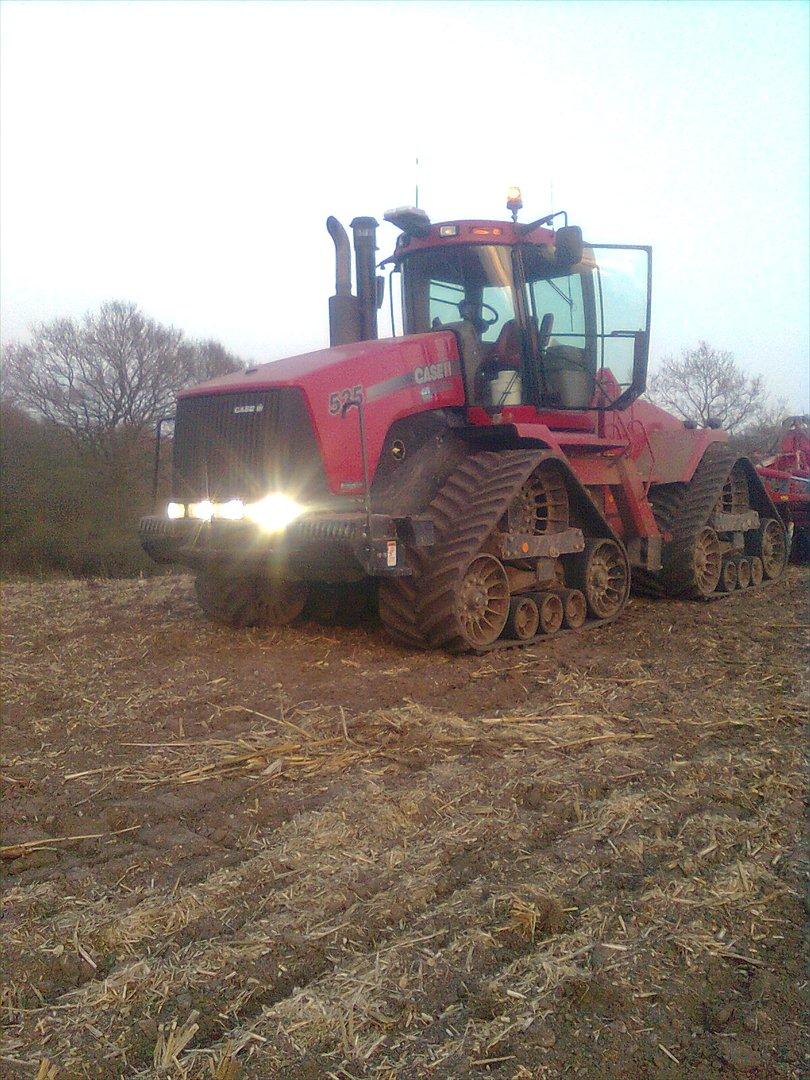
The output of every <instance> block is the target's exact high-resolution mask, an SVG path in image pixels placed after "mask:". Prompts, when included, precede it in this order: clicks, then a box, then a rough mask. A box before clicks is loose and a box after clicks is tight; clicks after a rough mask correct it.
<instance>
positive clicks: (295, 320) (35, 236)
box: [0, 0, 810, 411]
mask: <svg viewBox="0 0 810 1080" xmlns="http://www.w3.org/2000/svg"><path fill="white" fill-rule="evenodd" d="M809 38H810V5H808V4H807V3H805V2H804V0H789V2H782V3H780V2H776V0H772V2H758V3H735V2H726V3H716V2H713V3H692V2H686V0H682V2H675V3H664V2H650V3H642V2H638V3H636V2H631V0H626V2H622V3H611V2H608V0H604V2H583V3H578V2H575V0H571V2H565V3H561V2H560V3H558V2H547V3H545V2H531V0H525V2H520V3H508V2H506V0H496V2H494V3H489V2H480V3H476V2H471V0H465V2H444V3H427V2H425V3H421V2H404V0H402V2H397V3H385V2H382V0H377V2H371V0H369V2H365V3H340V2H332V3H326V4H321V3H319V2H314V0H313V2H308V3H304V2H298V3H273V2H270V0H267V2H264V3H226V4H221V3H216V2H193V0H189V2H186V3H171V2H161V3H157V2H156V3H145V4H144V3H126V2H124V0H116V2H114V3H106V2H104V0H96V2H94V3H90V4H83V3H78V2H67V0H65V2H61V3H56V4H52V3H47V2H41V3H31V2H23V3H19V2H17V0H5V2H4V3H2V5H0V50H2V53H1V55H0V64H1V67H0V331H2V337H3V340H11V339H15V338H19V337H21V336H24V335H25V333H26V331H27V328H28V327H29V325H30V324H31V323H32V322H33V321H36V320H41V319H49V318H52V317H55V316H62V315H81V314H83V313H84V312H86V311H88V310H91V309H93V308H95V307H97V306H98V305H99V304H101V303H102V302H103V301H105V300H109V299H121V300H131V301H135V302H136V303H137V304H139V305H140V306H141V308H142V309H143V310H144V311H145V312H147V313H148V314H149V315H151V316H153V317H154V318H156V319H159V320H160V321H162V322H166V323H170V324H172V325H175V326H177V327H180V328H182V329H183V330H185V331H186V332H187V333H188V334H189V335H191V336H193V337H202V338H209V337H211V338H216V339H218V340H220V341H221V342H222V343H223V344H224V345H225V346H226V347H227V348H229V349H230V350H232V351H233V352H235V353H237V354H238V355H239V356H240V357H241V358H243V359H244V360H246V361H247V360H249V361H252V362H262V361H267V360H272V359H276V358H278V357H280V356H285V355H290V354H292V353H298V352H303V351H307V350H309V349H312V348H318V347H322V346H323V345H324V344H325V343H326V342H327V340H328V323H327V298H328V296H329V294H330V293H331V292H333V291H334V256H333V248H332V243H331V241H330V240H329V237H328V235H327V233H326V229H325V220H326V217H327V216H328V215H329V214H335V215H337V217H338V218H340V219H341V220H342V221H343V222H344V223H345V224H346V225H348V223H349V221H350V220H351V219H352V218H353V217H355V216H356V215H359V214H372V215H374V216H375V217H377V219H378V220H380V221H382V215H383V213H384V211H385V210H386V209H388V208H390V207H393V206H400V205H403V204H410V203H412V202H413V200H414V187H415V184H416V182H417V181H418V184H419V189H420V205H421V206H422V207H423V208H424V209H425V210H427V212H428V213H429V214H430V216H431V217H432V218H433V220H446V219H451V218H465V217H494V218H505V217H507V214H506V210H505V199H506V190H507V188H508V187H509V186H510V185H513V184H517V185H520V187H521V188H522V191H523V198H524V203H525V211H524V213H523V219H524V220H531V219H532V218H536V217H540V216H541V215H543V214H545V213H547V212H548V211H549V210H552V209H563V208H564V209H567V210H568V212H569V214H570V217H571V221H572V222H574V223H577V224H580V225H581V226H582V228H583V231H584V233H585V236H586V239H588V240H590V241H591V242H595V243H598V242H603V243H636V244H651V245H652V247H653V306H652V357H653V367H654V366H655V363H656V362H660V360H661V359H662V358H663V357H665V356H667V355H669V354H673V353H677V352H679V351H680V349H681V348H684V347H688V346H690V345H694V344H696V343H697V342H698V341H699V340H706V341H708V342H709V343H710V344H711V345H713V346H715V347H716V348H721V349H728V350H730V351H731V352H733V353H734V355H735V357H736V358H737V360H738V361H739V363H740V364H741V365H742V366H743V367H744V368H745V369H746V370H747V371H749V372H751V373H757V374H762V375H763V376H764V377H765V380H766V383H767V385H768V386H769V388H770V389H771V390H772V391H773V392H774V393H775V394H777V395H779V396H782V397H784V398H785V399H786V400H787V404H788V406H789V408H790V409H791V410H796V411H798V410H802V411H805V410H807V409H808V408H809V407H810V406H808V396H809V395H810V391H809V390H808V349H809V348H810V341H809V337H810V335H809V333H808V329H809V326H808V324H809V322H810V315H809V314H808V297H810V275H809V273H808V241H809V240H810V235H809V234H810V222H809V221H808V208H809V207H810V189H809V186H808V185H809V181H810V177H809V172H808V130H810V115H809V113H808V84H809V83H810V75H809V74H808V54H809V52H810V50H808V39H809ZM417 158H418V160H419V166H418V169H417V166H416V159H417ZM395 236H396V231H395V230H394V229H393V227H392V226H390V225H387V224H386V225H383V227H382V228H381V229H380V231H379V234H378V237H379V246H380V257H382V255H383V254H387V253H388V252H389V251H390V250H392V249H393V243H394V239H395ZM386 324H387V320H386V319H382V320H381V326H382V329H383V331H384V330H385V327H386Z"/></svg>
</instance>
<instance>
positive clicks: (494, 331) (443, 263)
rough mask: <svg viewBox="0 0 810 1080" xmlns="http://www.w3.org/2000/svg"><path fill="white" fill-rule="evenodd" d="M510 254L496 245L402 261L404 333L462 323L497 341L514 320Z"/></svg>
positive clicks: (451, 249)
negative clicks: (466, 322) (471, 325)
mask: <svg viewBox="0 0 810 1080" xmlns="http://www.w3.org/2000/svg"><path fill="white" fill-rule="evenodd" d="M511 255H512V253H511V249H510V248H509V247H505V246H500V247H499V246H496V245H494V244H481V245H464V246H461V245H458V246H453V247H445V248H434V249H432V250H429V251H418V252H414V253H413V254H412V255H408V256H407V258H405V259H404V260H403V286H404V293H405V333H406V334H421V333H427V332H428V331H429V330H435V329H437V328H438V327H440V326H444V325H446V324H448V323H455V322H459V321H460V320H462V319H464V320H467V321H468V322H471V323H472V324H473V325H474V326H475V328H476V330H477V331H478V333H479V334H480V336H481V338H482V340H483V341H495V340H496V339H497V338H498V335H499V334H500V333H501V331H502V330H503V327H504V326H505V325H506V323H508V322H509V321H510V320H512V319H514V318H515V305H514V277H513V272H512V258H511Z"/></svg>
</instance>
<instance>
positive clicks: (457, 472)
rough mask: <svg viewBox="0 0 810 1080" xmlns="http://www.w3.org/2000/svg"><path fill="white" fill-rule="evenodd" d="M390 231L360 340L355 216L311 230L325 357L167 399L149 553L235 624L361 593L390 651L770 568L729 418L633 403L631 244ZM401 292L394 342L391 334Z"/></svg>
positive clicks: (362, 253) (597, 616)
mask: <svg viewBox="0 0 810 1080" xmlns="http://www.w3.org/2000/svg"><path fill="white" fill-rule="evenodd" d="M508 205H509V208H510V209H511V210H512V221H445V222H439V223H436V224H433V223H431V221H430V220H429V218H428V217H427V215H426V214H425V213H424V211H421V210H417V209H412V208H403V209H399V210H396V211H391V212H390V213H388V214H386V215H385V218H386V220H387V221H389V222H391V223H392V224H393V225H394V226H396V227H397V228H398V229H399V230H400V235H399V237H398V239H397V243H396V247H395V250H394V252H393V254H392V255H391V256H390V258H388V259H386V260H385V261H384V262H383V263H382V264H380V268H384V267H388V268H390V273H389V275H388V282H387V285H388V290H389V296H390V300H391V323H392V335H393V336H391V337H388V338H385V339H382V340H381V339H380V338H379V336H378V332H377V315H378V309H379V308H380V307H381V306H382V298H383V295H384V292H385V285H386V280H385V278H384V277H378V276H377V270H378V267H377V266H376V265H375V251H376V228H377V222H376V221H375V220H374V219H373V218H356V219H355V220H354V221H353V222H352V230H353V233H354V251H355V267H356V279H357V292H356V295H355V294H353V293H352V289H351V254H350V244H349V240H348V236H347V234H346V232H345V230H344V229H343V227H342V226H341V225H340V223H339V222H338V221H336V219H334V218H330V219H329V221H328V222H327V228H328V230H329V232H330V235H331V236H332V239H333V241H334V244H335V249H336V260H337V284H336V292H335V295H334V296H333V297H332V298H331V300H330V304H329V314H330V338H331V342H330V348H328V349H322V350H319V351H317V352H311V353H306V354H304V355H302V356H294V357H290V358H288V359H284V360H277V361H274V362H272V363H268V364H262V365H260V366H257V367H253V368H249V369H248V370H247V371H245V372H240V373H239V374H235V375H229V376H226V377H224V378H218V379H214V380H212V381H210V382H207V383H204V384H203V385H201V386H196V387H193V388H192V389H189V390H186V391H184V392H183V393H182V394H181V395H180V397H179V400H178V403H177V413H176V422H175V433H174V447H173V488H172V501H171V502H170V503H169V504H168V506H167V507H166V512H165V514H162V515H160V516H152V517H147V518H144V519H143V520H142V522H141V538H142V543H143V545H144V547H145V549H146V550H147V551H148V552H149V553H150V554H151V555H152V556H153V557H154V558H155V559H157V560H160V561H168V562H172V561H174V562H179V563H183V564H185V565H187V566H189V567H191V568H192V569H193V570H194V571H195V572H196V575H197V578H196V590H197V596H198V598H199V602H200V604H201V606H202V608H203V610H204V611H205V613H206V614H207V615H209V616H210V617H212V618H214V619H216V620H218V621H221V622H224V623H227V624H229V625H231V626H254V625H278V624H282V623H287V622H290V621H291V620H293V619H295V618H296V617H298V616H299V615H301V614H302V612H304V610H305V608H307V610H308V611H309V612H313V613H315V612H319V613H320V614H321V615H322V616H326V617H330V616H331V617H334V616H335V614H336V613H339V612H340V610H341V609H343V610H344V611H347V610H348V611H353V610H354V611H356V610H358V609H359V607H360V606H362V605H363V604H365V602H366V598H367V597H369V596H373V597H374V599H375V600H376V602H377V603H378V605H379V614H380V618H381V621H382V623H383V625H384V627H385V628H386V630H387V631H388V633H389V634H390V636H391V637H392V638H393V639H394V640H395V641H397V642H399V643H401V644H404V645H409V646H417V647H427V648H444V649H449V650H451V651H469V650H472V651H479V652H480V651H485V650H487V649H490V648H493V647H496V646H498V645H500V644H503V643H509V644H515V643H521V644H522V643H527V642H531V641H534V640H535V639H536V638H537V637H538V636H539V635H542V634H549V633H553V632H554V631H556V630H558V629H560V628H561V627H564V628H567V629H577V628H579V627H581V626H583V625H584V624H586V623H589V622H590V623H601V622H605V621H608V620H611V619H615V618H616V617H617V616H618V615H619V614H620V612H621V611H622V608H623V607H624V606H625V604H626V603H627V599H628V595H629V593H630V588H631V584H633V585H634V586H635V588H636V589H637V590H639V591H643V592H644V593H646V594H654V595H666V596H673V597H680V598H694V599H709V598H714V597H716V596H718V595H720V594H722V593H727V592H730V591H732V590H733V589H735V588H745V587H747V586H749V585H751V586H755V585H760V584H762V583H763V581H769V580H773V579H775V578H778V577H779V575H780V574H782V572H783V570H784V567H785V562H786V559H787V539H786V534H785V528H784V526H783V524H782V521H781V520H780V517H779V514H778V513H777V511H776V509H775V507H774V504H773V502H772V501H771V498H770V496H769V495H768V494H767V492H766V490H765V488H764V486H763V484H762V481H761V480H760V478H759V476H758V475H757V473H756V471H755V469H754V467H753V466H752V464H751V463H750V461H749V460H748V459H747V458H744V457H739V456H738V455H737V454H736V453H735V452H734V451H733V450H731V449H730V448H729V446H728V443H727V436H726V434H725V433H724V432H723V431H720V430H716V429H713V428H703V429H698V428H696V427H695V426H694V425H691V426H690V425H689V424H688V423H684V422H682V421H680V420H677V419H675V418H674V417H672V416H670V415H669V414H668V413H666V412H664V411H663V410H661V409H659V408H657V407H656V406H654V405H652V404H650V403H648V402H645V401H640V400H638V399H639V395H640V394H641V393H642V392H643V391H644V387H645V380H646V374H647V356H648V348H649V328H650V268H651V250H650V248H648V247H638V246H631V245H616V244H606V245H598V244H590V243H584V242H583V239H582V233H581V230H580V229H579V228H578V227H576V226H573V225H569V224H568V219H567V216H566V217H565V218H564V224H563V225H562V226H561V227H559V228H556V229H555V228H553V227H552V226H553V223H554V221H555V220H556V218H557V217H559V216H560V215H556V214H555V215H548V216H547V217H544V218H541V219H540V220H538V221H532V222H529V223H522V222H518V221H517V220H516V219H517V209H518V208H519V202H518V198H517V196H515V198H513V199H512V201H511V202H510V203H509V204H508ZM395 297H399V298H400V299H401V325H402V330H403V332H402V334H401V335H396V334H395V324H398V322H399V320H398V319H395V317H394V308H395V303H394V299H395Z"/></svg>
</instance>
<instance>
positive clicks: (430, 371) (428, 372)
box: [413, 360, 453, 385]
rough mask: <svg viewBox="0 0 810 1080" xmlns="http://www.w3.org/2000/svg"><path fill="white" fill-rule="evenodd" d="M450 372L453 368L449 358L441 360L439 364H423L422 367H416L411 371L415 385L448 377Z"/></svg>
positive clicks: (451, 372)
mask: <svg viewBox="0 0 810 1080" xmlns="http://www.w3.org/2000/svg"><path fill="white" fill-rule="evenodd" d="M452 374H453V368H452V365H451V364H450V361H449V360H442V361H441V363H439V364H425V366H424V367H418V368H416V370H415V371H414V373H413V375H414V379H415V381H416V383H417V385H421V384H423V383H428V382H436V381H437V380H438V379H449V378H450V377H451V376H452Z"/></svg>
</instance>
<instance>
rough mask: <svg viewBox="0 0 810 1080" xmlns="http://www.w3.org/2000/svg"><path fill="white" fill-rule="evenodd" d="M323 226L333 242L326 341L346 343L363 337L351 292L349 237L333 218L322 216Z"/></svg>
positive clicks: (336, 343) (361, 322)
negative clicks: (333, 292) (331, 294)
mask: <svg viewBox="0 0 810 1080" xmlns="http://www.w3.org/2000/svg"><path fill="white" fill-rule="evenodd" d="M372 220H373V219H372ZM375 224H376V222H375ZM352 225H354V222H352ZM326 228H327V229H328V231H329V235H330V236H331V237H332V240H333V242H334V245H335V295H334V296H330V297H329V344H330V345H348V344H350V343H351V342H353V341H362V340H363V337H364V335H363V319H362V311H361V305H360V301H359V300H358V298H357V297H356V296H353V295H352V258H351V250H350V248H349V237H348V235H347V233H346V230H345V229H344V228H343V226H342V225H341V224H340V222H339V221H338V219H337V218H336V217H331V216H330V217H328V218H327V219H326ZM375 314H376V313H375ZM375 323H376V319H375ZM374 336H375V337H376V336H377V334H376V331H375V334H374Z"/></svg>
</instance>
